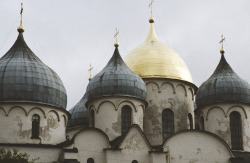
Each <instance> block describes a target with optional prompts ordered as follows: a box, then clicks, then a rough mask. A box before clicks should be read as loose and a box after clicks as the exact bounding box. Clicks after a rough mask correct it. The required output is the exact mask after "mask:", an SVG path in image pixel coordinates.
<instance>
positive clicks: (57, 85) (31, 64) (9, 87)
mask: <svg viewBox="0 0 250 163" xmlns="http://www.w3.org/2000/svg"><path fill="white" fill-rule="evenodd" d="M0 102H28V103H39V104H45V105H50V106H55V107H59V108H63V109H66V105H67V95H66V90H65V88H64V86H63V83H62V81H61V80H60V78H59V77H58V75H57V74H56V73H55V72H54V71H53V70H52V69H51V68H49V67H48V66H46V65H45V64H44V63H43V62H42V61H41V60H40V59H39V58H38V57H37V56H36V55H35V54H34V53H33V52H32V51H31V50H30V48H29V47H28V46H27V44H26V43H25V41H24V38H23V34H22V32H20V33H19V35H18V38H17V40H16V42H15V43H14V45H13V46H12V47H11V48H10V50H9V51H8V52H7V53H6V54H5V55H4V56H3V57H2V58H1V59H0Z"/></svg>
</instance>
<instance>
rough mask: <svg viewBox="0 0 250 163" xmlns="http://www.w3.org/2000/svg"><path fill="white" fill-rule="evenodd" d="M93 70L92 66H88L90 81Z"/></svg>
mask: <svg viewBox="0 0 250 163" xmlns="http://www.w3.org/2000/svg"><path fill="white" fill-rule="evenodd" d="M92 70H93V66H92V65H91V64H90V66H89V79H92V74H91V71H92Z"/></svg>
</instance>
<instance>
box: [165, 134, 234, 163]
mask: <svg viewBox="0 0 250 163" xmlns="http://www.w3.org/2000/svg"><path fill="white" fill-rule="evenodd" d="M164 150H165V151H166V152H168V154H169V158H168V160H167V163H229V159H230V158H231V157H232V152H231V150H230V147H229V146H228V145H227V144H226V143H225V142H224V143H223V140H220V139H219V138H217V137H216V136H214V135H211V134H208V133H205V132H199V131H194V130H192V131H187V132H183V133H178V134H176V135H174V136H173V137H171V138H170V139H168V140H167V142H166V143H165V144H164Z"/></svg>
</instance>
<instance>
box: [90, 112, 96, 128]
mask: <svg viewBox="0 0 250 163" xmlns="http://www.w3.org/2000/svg"><path fill="white" fill-rule="evenodd" d="M90 121H91V127H95V112H94V110H93V109H92V110H91V111H90Z"/></svg>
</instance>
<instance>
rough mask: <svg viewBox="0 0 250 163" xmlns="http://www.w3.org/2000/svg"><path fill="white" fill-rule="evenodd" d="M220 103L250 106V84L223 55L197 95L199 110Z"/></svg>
mask: <svg viewBox="0 0 250 163" xmlns="http://www.w3.org/2000/svg"><path fill="white" fill-rule="evenodd" d="M218 102H243V103H247V104H250V87H249V84H248V83H247V82H246V81H244V80H243V79H241V78H240V77H239V76H238V75H237V74H236V73H235V72H234V71H233V69H232V68H231V66H230V65H229V64H228V63H227V61H226V59H225V57H224V55H223V54H222V56H221V60H220V63H219V64H218V66H217V68H216V70H215V71H214V73H213V74H212V76H211V77H210V78H209V79H208V80H207V81H205V82H204V83H203V84H202V85H201V86H200V87H199V89H198V91H197V94H196V104H197V108H200V107H203V106H206V105H209V104H214V103H218Z"/></svg>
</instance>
